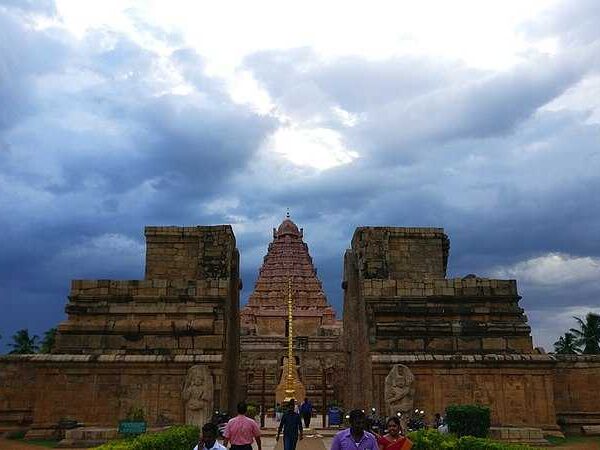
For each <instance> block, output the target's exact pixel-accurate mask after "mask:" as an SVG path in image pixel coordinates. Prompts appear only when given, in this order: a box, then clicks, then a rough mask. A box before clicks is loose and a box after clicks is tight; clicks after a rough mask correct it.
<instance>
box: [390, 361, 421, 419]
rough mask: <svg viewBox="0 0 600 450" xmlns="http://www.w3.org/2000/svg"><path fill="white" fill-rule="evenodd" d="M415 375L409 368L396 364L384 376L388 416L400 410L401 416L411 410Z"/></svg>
mask: <svg viewBox="0 0 600 450" xmlns="http://www.w3.org/2000/svg"><path fill="white" fill-rule="evenodd" d="M414 381H415V377H414V375H413V374H412V372H411V371H410V369H409V368H408V367H406V366H404V365H402V364H396V365H395V366H393V367H392V370H390V373H388V375H387V377H385V393H384V395H385V405H386V408H387V413H388V416H395V415H396V413H398V412H401V413H402V415H403V416H406V413H408V412H409V411H412V409H413V406H414V404H413V403H414V396H415V387H414Z"/></svg>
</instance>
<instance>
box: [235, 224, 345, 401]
mask: <svg viewBox="0 0 600 450" xmlns="http://www.w3.org/2000/svg"><path fill="white" fill-rule="evenodd" d="M303 238H304V232H303V230H302V229H299V228H298V226H297V225H296V224H295V223H294V222H293V221H292V220H291V219H290V218H289V216H288V217H286V218H285V219H284V220H283V222H282V223H281V224H280V225H279V227H278V228H277V229H273V241H272V242H271V243H270V244H269V247H268V251H267V255H266V256H265V257H264V261H263V265H262V267H261V268H260V270H259V273H258V279H257V281H256V285H255V287H254V291H253V292H252V294H251V295H250V297H249V299H248V303H247V305H246V306H245V307H244V308H243V309H242V310H241V312H240V325H241V329H240V334H241V339H240V344H241V371H242V377H241V389H242V390H243V392H241V395H242V396H243V397H245V398H247V399H248V400H250V401H253V402H256V403H258V404H261V403H263V402H264V404H265V407H266V408H270V407H272V406H274V403H275V387H276V386H277V384H278V383H279V381H280V379H281V376H282V373H283V370H284V368H285V367H287V348H288V342H287V336H288V332H289V319H288V302H287V299H288V280H289V281H291V286H292V298H293V302H292V303H293V314H292V316H293V319H292V320H293V323H292V328H293V330H294V331H293V347H294V351H293V353H294V359H295V361H294V363H295V364H296V368H297V371H298V374H299V376H300V380H301V382H302V383H303V384H304V386H306V393H307V395H308V396H309V397H310V398H311V400H312V401H313V404H315V405H318V404H319V403H320V402H322V401H323V399H324V397H325V401H326V402H330V401H332V400H334V397H335V399H336V400H339V396H341V395H342V394H341V392H337V391H336V390H335V389H334V387H333V386H334V384H335V382H334V377H335V376H336V374H338V373H340V372H341V369H340V368H341V367H342V366H343V361H344V356H343V352H342V345H341V331H342V330H341V321H339V320H337V319H336V314H335V311H334V309H333V307H332V306H331V305H330V304H329V303H328V302H327V297H326V296H325V293H324V292H323V287H322V284H321V281H320V280H319V279H318V277H317V270H316V269H315V267H314V265H313V261H312V258H311V256H310V254H309V252H308V245H307V244H306V243H305V242H304V240H303Z"/></svg>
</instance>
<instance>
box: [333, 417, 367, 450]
mask: <svg viewBox="0 0 600 450" xmlns="http://www.w3.org/2000/svg"><path fill="white" fill-rule="evenodd" d="M349 421H350V428H347V429H345V430H342V431H340V432H339V433H338V434H336V435H335V437H334V438H333V442H332V443H331V450H378V448H379V447H378V446H377V441H376V440H375V436H373V435H372V434H371V433H369V432H368V431H365V429H366V428H367V416H366V415H365V413H364V411H362V410H360V409H355V410H353V411H350V417H349Z"/></svg>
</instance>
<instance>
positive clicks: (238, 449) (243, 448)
mask: <svg viewBox="0 0 600 450" xmlns="http://www.w3.org/2000/svg"><path fill="white" fill-rule="evenodd" d="M231 450H252V444H244V445H233V444H232V445H231Z"/></svg>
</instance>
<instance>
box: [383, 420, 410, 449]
mask: <svg viewBox="0 0 600 450" xmlns="http://www.w3.org/2000/svg"><path fill="white" fill-rule="evenodd" d="M386 428H387V434H384V435H383V436H377V443H378V444H379V450H410V449H411V448H412V446H413V443H412V442H411V440H410V439H408V438H407V437H405V436H402V426H401V425H400V419H399V418H398V417H396V416H392V417H390V418H389V419H388V420H387V422H386Z"/></svg>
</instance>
